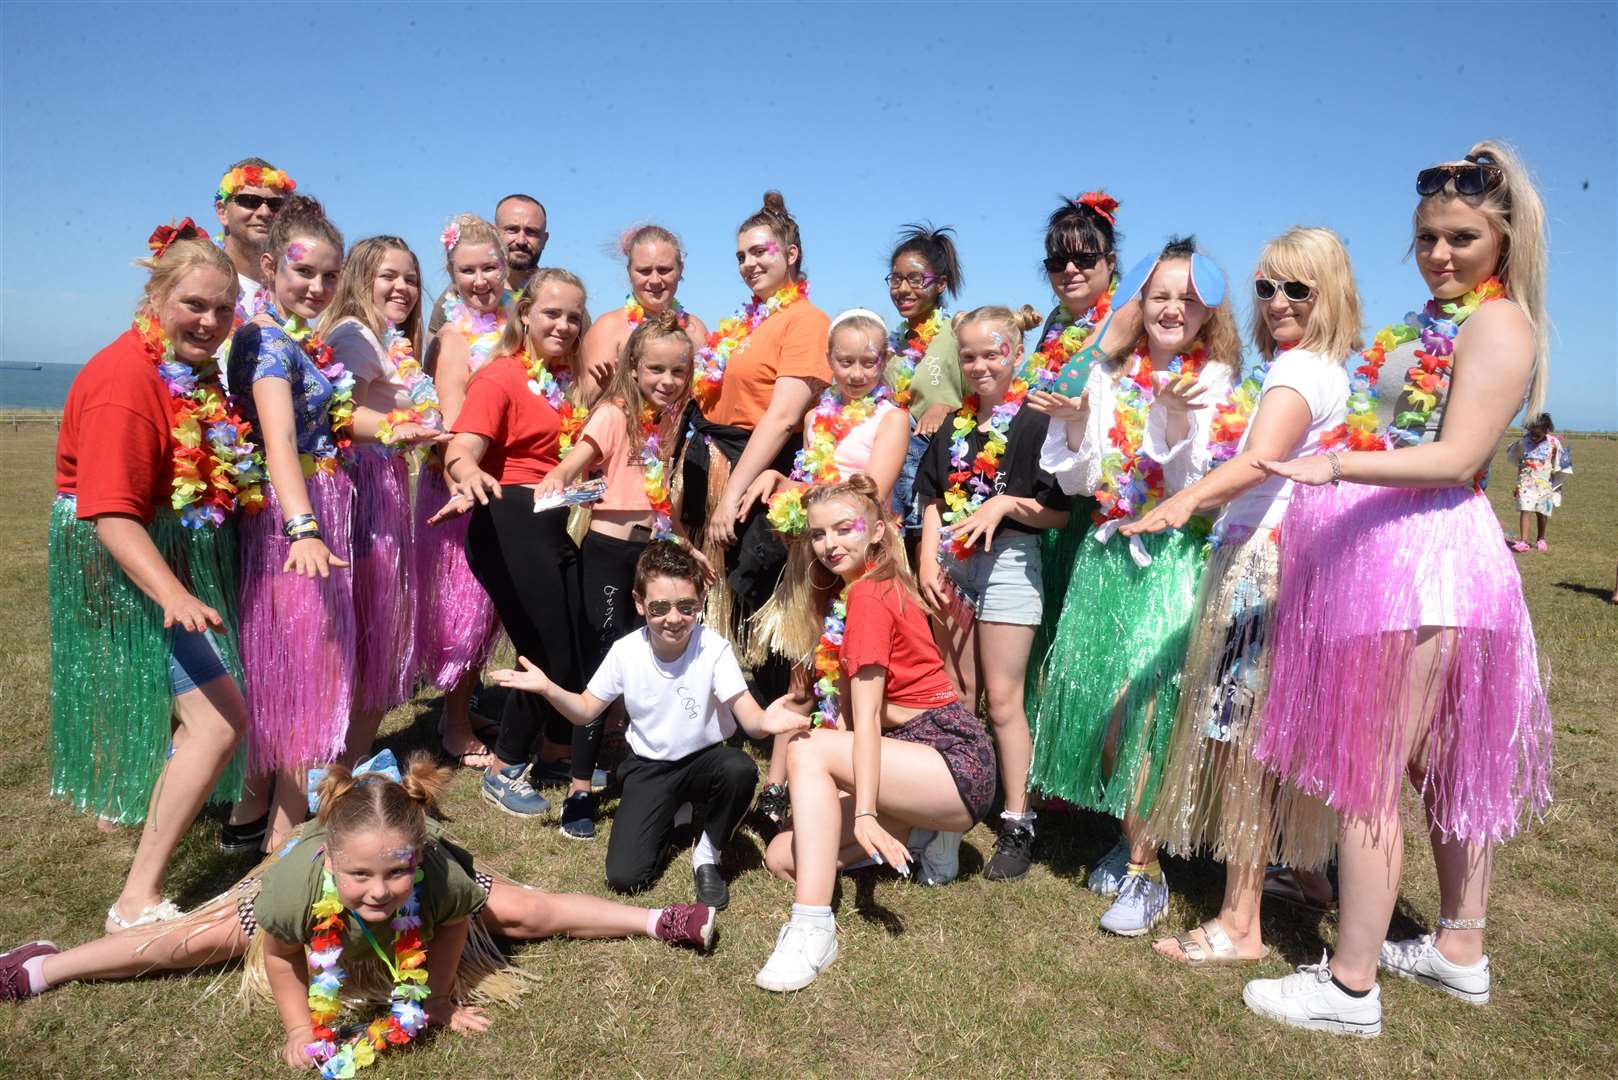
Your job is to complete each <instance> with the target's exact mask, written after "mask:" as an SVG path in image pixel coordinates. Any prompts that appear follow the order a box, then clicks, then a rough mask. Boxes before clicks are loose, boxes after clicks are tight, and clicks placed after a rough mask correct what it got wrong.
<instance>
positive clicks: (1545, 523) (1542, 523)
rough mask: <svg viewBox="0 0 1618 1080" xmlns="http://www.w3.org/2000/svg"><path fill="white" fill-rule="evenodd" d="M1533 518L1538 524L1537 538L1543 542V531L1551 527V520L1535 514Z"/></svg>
mask: <svg viewBox="0 0 1618 1080" xmlns="http://www.w3.org/2000/svg"><path fill="white" fill-rule="evenodd" d="M1534 518H1535V519H1536V521H1537V522H1538V524H1539V538H1540V539H1541V540H1543V539H1545V530H1547V529H1549V528H1550V527H1551V519H1550V518H1548V517H1546V516H1545V515H1544V514H1537V513H1536V514H1535V515H1534Z"/></svg>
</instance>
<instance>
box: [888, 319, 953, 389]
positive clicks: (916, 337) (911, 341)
mask: <svg viewBox="0 0 1618 1080" xmlns="http://www.w3.org/2000/svg"><path fill="white" fill-rule="evenodd" d="M948 321H949V315H948V314H947V313H946V312H945V311H944V310H943V309H942V308H933V313H932V314H931V315H929V316H927V318H926V319H924V320H922V324H921V325H920V326H915V325H913V324H912V323H911V322H909V321H908V320H906V322H905V324H904V326H903V327H901V328H900V329H898V330H895V331H894V332H893V333H892V334H890V335H889V336H888V348H889V350H891V351H892V353H893V359H894V363H895V365H896V366H895V367H894V369H893V400H894V402H895V403H896V404H897V405H898V406H899V407H900V408H901V409H908V408H909V407H910V399H911V397H912V396H913V394H912V391H911V389H910V384H911V382H913V381H914V380H915V378H916V368H917V366H918V365H920V363H921V361H922V359H923V358H924V357H926V355H927V348H928V346H930V345H931V344H932V343H933V338H935V337H937V336H938V332H939V331H940V330H942V329H943V328H944V324H945V323H947V322H948Z"/></svg>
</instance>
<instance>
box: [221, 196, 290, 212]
mask: <svg viewBox="0 0 1618 1080" xmlns="http://www.w3.org/2000/svg"><path fill="white" fill-rule="evenodd" d="M230 201H231V202H233V203H235V204H236V205H237V206H239V207H241V208H242V209H243V210H257V209H258V208H259V207H261V206H268V207H269V208H270V213H272V214H275V213H279V212H280V210H281V207H282V206H283V205H285V204H286V199H284V198H282V197H281V196H280V195H232V196H231V197H230Z"/></svg>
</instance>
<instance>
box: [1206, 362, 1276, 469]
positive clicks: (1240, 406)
mask: <svg viewBox="0 0 1618 1080" xmlns="http://www.w3.org/2000/svg"><path fill="white" fill-rule="evenodd" d="M1292 347H1293V346H1290V345H1289V346H1283V347H1281V348H1279V349H1278V350H1277V355H1279V354H1280V353H1282V352H1286V351H1287V350H1288V349H1290V348H1292ZM1269 370H1270V362H1269V361H1268V360H1264V359H1263V358H1262V357H1261V358H1260V359H1258V360H1255V361H1254V362H1253V364H1252V366H1251V367H1249V368H1248V369H1247V373H1246V374H1245V375H1243V376H1242V381H1241V382H1239V383H1237V384H1236V386H1235V387H1234V388H1233V389H1232V390H1231V392H1230V396H1229V397H1228V398H1226V399H1225V400H1224V401H1221V402H1219V403H1218V404H1216V405H1215V406H1214V407H1213V423H1212V425H1211V426H1210V428H1209V432H1208V442H1209V445H1210V447H1211V449H1212V451H1213V462H1214V464H1215V465H1217V464H1219V463H1220V462H1222V461H1229V460H1230V459H1231V458H1233V457H1235V456H1236V451H1237V449H1238V448H1239V447H1240V446H1241V442H1242V436H1244V435H1246V434H1247V426H1248V424H1250V423H1252V420H1253V414H1254V413H1255V412H1257V411H1258V401H1259V398H1260V397H1262V396H1263V395H1264V376H1265V374H1266V373H1268V371H1269Z"/></svg>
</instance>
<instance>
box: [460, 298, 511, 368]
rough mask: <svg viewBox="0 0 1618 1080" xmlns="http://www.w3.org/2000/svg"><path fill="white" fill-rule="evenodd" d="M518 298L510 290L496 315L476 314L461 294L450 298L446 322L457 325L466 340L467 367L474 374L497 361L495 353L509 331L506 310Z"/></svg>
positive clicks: (495, 310) (488, 312)
mask: <svg viewBox="0 0 1618 1080" xmlns="http://www.w3.org/2000/svg"><path fill="white" fill-rule="evenodd" d="M514 296H515V294H514V293H512V291H511V290H510V289H507V290H506V291H505V292H504V293H503V294H502V295H501V297H500V306H499V307H497V308H495V309H494V310H493V311H473V310H472V308H471V306H470V305H468V304H467V302H466V301H465V300H463V299H461V297H460V295H459V294H457V295H455V296H452V297H450V298H449V300H448V301H447V302H446V303H445V304H444V319H445V321H447V322H449V323H451V324H453V325H454V327H455V329H456V330H458V331H460V334H461V337H463V338H464V339H466V348H467V353H468V355H467V358H466V367H467V370H468V371H470V372H472V373H473V374H476V373H477V371H478V369H479V368H481V367H482V366H483V365H484V364H487V363H488V362H489V361H490V360H493V359H494V350H495V348H496V347H497V346H498V345H499V344H500V335H501V334H502V333H503V332H504V331H505V329H506V307H507V305H509V304H510V303H511V302H512V300H513V298H514Z"/></svg>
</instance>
